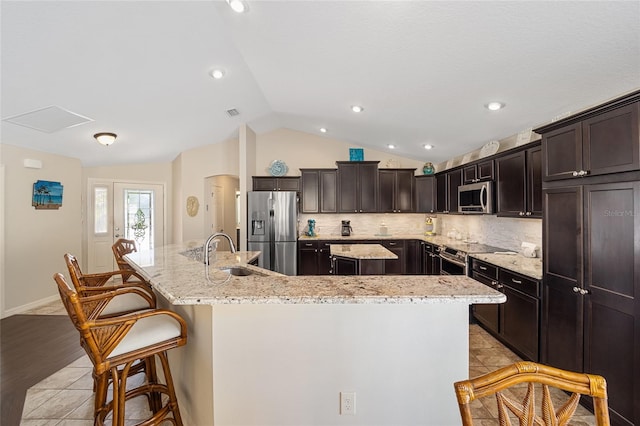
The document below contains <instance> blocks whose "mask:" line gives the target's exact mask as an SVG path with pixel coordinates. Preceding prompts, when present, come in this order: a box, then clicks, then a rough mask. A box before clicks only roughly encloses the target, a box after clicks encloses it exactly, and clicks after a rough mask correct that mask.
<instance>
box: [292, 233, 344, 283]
mask: <svg viewBox="0 0 640 426" xmlns="http://www.w3.org/2000/svg"><path fill="white" fill-rule="evenodd" d="M332 243H333V244H336V243H338V242H332V241H305V240H298V275H329V274H331V253H330V249H329V246H330V244H332Z"/></svg>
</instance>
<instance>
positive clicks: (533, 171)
mask: <svg viewBox="0 0 640 426" xmlns="http://www.w3.org/2000/svg"><path fill="white" fill-rule="evenodd" d="M525 214H526V215H527V216H532V217H542V147H541V146H539V147H537V148H532V149H528V150H527V211H526V213H525Z"/></svg>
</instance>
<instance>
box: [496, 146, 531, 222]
mask: <svg viewBox="0 0 640 426" xmlns="http://www.w3.org/2000/svg"><path fill="white" fill-rule="evenodd" d="M525 167H526V154H525V152H524V151H520V152H516V153H513V154H509V155H505V156H503V157H499V158H497V159H496V180H497V182H496V187H497V197H496V198H497V204H498V205H497V209H496V210H497V212H496V213H497V214H498V216H524V215H525V212H526V211H527V205H526V191H527V187H526V169H525Z"/></svg>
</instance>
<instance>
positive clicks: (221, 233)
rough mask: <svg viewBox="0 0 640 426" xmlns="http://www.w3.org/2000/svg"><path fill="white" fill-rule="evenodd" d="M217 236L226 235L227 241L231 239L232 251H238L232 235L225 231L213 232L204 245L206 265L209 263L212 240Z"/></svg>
mask: <svg viewBox="0 0 640 426" xmlns="http://www.w3.org/2000/svg"><path fill="white" fill-rule="evenodd" d="M217 237H224V238H226V239H227V241H229V249H230V250H231V253H235V252H236V248H235V246H234V245H233V240H232V239H231V237H230V236H228V235H227V234H225V233H224V232H216V233H215V234H211V235H210V236H209V238H207V242H205V243H204V247H203V249H202V250H203V255H204V263H205V265H208V264H209V248H210V247H211V242H212V241H213V240H214V238H217Z"/></svg>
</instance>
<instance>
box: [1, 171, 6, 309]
mask: <svg viewBox="0 0 640 426" xmlns="http://www.w3.org/2000/svg"><path fill="white" fill-rule="evenodd" d="M4 194H5V191H4V164H0V318H4V317H5V316H7V314H6V312H5V311H4V309H5V308H4V301H5V300H6V297H4V271H5V270H6V268H5V267H4V240H5V238H4Z"/></svg>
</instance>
